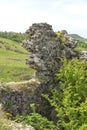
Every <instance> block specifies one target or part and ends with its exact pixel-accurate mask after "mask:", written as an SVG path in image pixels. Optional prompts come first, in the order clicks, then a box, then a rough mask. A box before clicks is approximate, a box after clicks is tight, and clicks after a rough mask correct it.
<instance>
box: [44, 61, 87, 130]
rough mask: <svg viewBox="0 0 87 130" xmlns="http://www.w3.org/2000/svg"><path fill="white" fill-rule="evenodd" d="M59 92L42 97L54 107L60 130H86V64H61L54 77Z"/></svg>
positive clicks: (82, 62)
mask: <svg viewBox="0 0 87 130" xmlns="http://www.w3.org/2000/svg"><path fill="white" fill-rule="evenodd" d="M55 80H56V82H59V81H60V87H61V91H57V90H55V89H54V90H52V96H51V97H49V96H48V95H44V97H45V98H46V99H47V100H48V101H49V102H50V104H51V105H52V106H54V107H55V110H56V112H57V117H58V119H59V120H58V122H57V125H58V126H59V128H60V130H62V129H63V130H86V129H87V63H86V62H84V61H79V60H75V59H73V60H71V61H69V62H68V61H67V60H66V59H65V60H64V62H63V66H62V67H61V68H60V70H59V71H58V73H57V74H56V77H55Z"/></svg>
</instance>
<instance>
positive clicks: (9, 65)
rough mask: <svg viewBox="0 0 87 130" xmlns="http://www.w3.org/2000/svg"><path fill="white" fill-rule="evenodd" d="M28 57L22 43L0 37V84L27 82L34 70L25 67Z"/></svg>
mask: <svg viewBox="0 0 87 130" xmlns="http://www.w3.org/2000/svg"><path fill="white" fill-rule="evenodd" d="M28 55H29V53H28V52H27V51H26V50H25V49H24V48H23V47H22V43H20V42H16V41H13V40H10V39H7V38H3V37H0V82H10V81H23V80H29V79H30V78H31V77H32V74H33V72H34V70H33V69H31V68H30V67H29V66H28V65H26V60H25V59H26V58H27V57H28Z"/></svg>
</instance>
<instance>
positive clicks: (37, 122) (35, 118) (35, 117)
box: [16, 113, 59, 130]
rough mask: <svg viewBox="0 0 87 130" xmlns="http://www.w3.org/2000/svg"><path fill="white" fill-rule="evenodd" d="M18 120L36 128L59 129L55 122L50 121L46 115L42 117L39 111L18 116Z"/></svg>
mask: <svg viewBox="0 0 87 130" xmlns="http://www.w3.org/2000/svg"><path fill="white" fill-rule="evenodd" d="M16 121H17V122H24V123H25V124H27V125H31V126H33V127H34V128H35V130H59V129H58V128H57V127H56V126H55V125H54V124H53V122H51V121H49V120H48V119H47V118H45V117H42V116H41V115H40V114H38V113H31V114H30V115H27V116H16Z"/></svg>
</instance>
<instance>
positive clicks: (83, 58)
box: [79, 50, 87, 61]
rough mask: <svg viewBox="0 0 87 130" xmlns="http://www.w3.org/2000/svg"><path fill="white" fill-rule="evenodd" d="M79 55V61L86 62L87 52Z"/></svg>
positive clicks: (81, 52)
mask: <svg viewBox="0 0 87 130" xmlns="http://www.w3.org/2000/svg"><path fill="white" fill-rule="evenodd" d="M79 53H80V58H79V59H80V60H85V61H87V51H85V50H84V51H80V52H79Z"/></svg>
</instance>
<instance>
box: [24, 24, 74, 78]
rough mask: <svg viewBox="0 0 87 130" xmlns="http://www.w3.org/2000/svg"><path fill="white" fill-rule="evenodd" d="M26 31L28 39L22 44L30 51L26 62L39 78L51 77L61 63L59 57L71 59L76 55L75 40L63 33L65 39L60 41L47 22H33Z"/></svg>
mask: <svg viewBox="0 0 87 130" xmlns="http://www.w3.org/2000/svg"><path fill="white" fill-rule="evenodd" d="M26 32H27V34H28V35H29V39H28V40H25V41H23V46H24V47H25V48H26V49H27V50H28V51H30V52H32V54H31V55H30V56H29V57H28V59H27V60H26V63H27V64H29V65H31V67H32V68H34V69H36V71H37V76H40V77H41V78H44V77H45V78H49V77H50V78H51V77H53V75H54V74H55V72H56V71H57V70H58V69H59V67H60V65H61V62H60V61H61V58H63V57H66V58H68V59H71V58H72V57H75V56H76V52H75V51H74V48H75V46H76V41H75V40H74V39H73V38H71V37H70V36H69V35H68V34H67V33H64V36H66V37H67V41H66V42H64V43H62V42H61V41H60V38H59V37H58V36H57V35H56V34H55V32H54V31H53V29H52V26H51V25H49V24H47V23H38V24H33V25H32V26H31V27H30V28H29V29H28V30H27V31H26Z"/></svg>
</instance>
